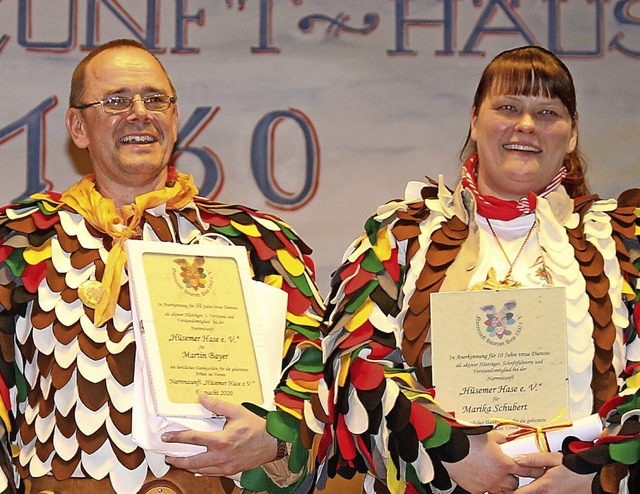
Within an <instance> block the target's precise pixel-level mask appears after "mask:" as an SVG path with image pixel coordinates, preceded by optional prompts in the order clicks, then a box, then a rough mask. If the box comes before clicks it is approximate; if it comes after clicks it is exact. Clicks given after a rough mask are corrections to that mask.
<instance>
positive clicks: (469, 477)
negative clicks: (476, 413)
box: [444, 431, 526, 494]
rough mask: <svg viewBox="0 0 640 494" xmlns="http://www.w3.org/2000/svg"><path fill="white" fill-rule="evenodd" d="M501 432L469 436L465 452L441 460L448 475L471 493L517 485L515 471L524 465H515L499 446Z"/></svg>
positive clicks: (505, 490) (504, 490) (512, 488)
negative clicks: (460, 456)
mask: <svg viewBox="0 0 640 494" xmlns="http://www.w3.org/2000/svg"><path fill="white" fill-rule="evenodd" d="M502 437H503V436H502V435H501V434H500V433H498V432H495V431H492V432H489V433H488V434H480V435H477V436H469V454H468V455H467V456H466V457H465V458H463V459H462V460H460V461H458V462H456V463H445V464H444V465H445V467H446V469H447V471H448V472H449V475H450V476H451V478H452V479H453V480H454V481H455V482H456V483H457V484H458V485H459V486H460V487H462V488H463V489H465V490H466V491H468V492H470V493H471V494H483V493H485V492H491V493H494V494H496V493H505V494H507V493H511V492H513V491H515V490H516V488H517V487H518V479H517V478H516V477H515V475H521V474H522V472H524V471H525V470H526V469H525V468H524V467H519V466H518V465H516V463H515V462H514V461H513V460H512V459H511V458H509V457H508V456H507V455H505V454H504V453H503V452H502V450H501V449H500V446H499V443H500V442H502Z"/></svg>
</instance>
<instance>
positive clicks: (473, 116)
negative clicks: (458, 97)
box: [469, 106, 478, 141]
mask: <svg viewBox="0 0 640 494" xmlns="http://www.w3.org/2000/svg"><path fill="white" fill-rule="evenodd" d="M477 119H478V111H477V109H476V107H475V106H474V107H473V108H472V109H471V118H470V119H469V120H470V121H469V137H471V140H473V141H476V140H477V139H476V120H477Z"/></svg>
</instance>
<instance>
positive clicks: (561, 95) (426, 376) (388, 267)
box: [312, 47, 640, 494]
mask: <svg viewBox="0 0 640 494" xmlns="http://www.w3.org/2000/svg"><path fill="white" fill-rule="evenodd" d="M461 157H462V158H463V160H464V164H463V166H462V174H461V175H462V178H461V180H460V183H459V184H458V186H457V187H456V189H455V190H454V191H453V192H451V191H449V190H447V189H446V188H445V187H444V185H443V184H429V185H427V184H417V183H410V184H409V185H408V187H407V189H406V196H405V199H404V200H400V201H392V202H389V203H387V204H385V205H383V206H381V207H379V208H378V210H377V212H376V214H374V215H373V216H372V217H370V218H369V220H368V221H367V223H366V225H365V229H366V233H364V234H363V235H362V236H361V237H360V238H359V239H358V240H356V242H354V244H353V245H352V246H351V247H350V248H349V249H348V251H347V252H346V254H345V256H344V263H343V264H342V266H341V267H340V268H339V269H338V270H337V271H336V273H335V274H334V277H333V280H332V289H331V293H330V296H329V298H328V305H329V307H328V311H327V314H328V316H327V323H328V325H329V328H330V334H329V336H328V337H327V338H326V339H325V341H324V351H325V358H326V360H327V364H326V367H325V372H326V377H325V380H326V387H323V386H321V390H322V391H321V393H320V394H321V395H324V396H325V397H326V399H327V402H328V404H327V405H325V407H324V410H325V411H326V413H327V416H326V417H325V421H327V422H331V423H332V427H331V429H329V428H327V430H325V435H324V438H323V443H322V445H321V448H320V458H321V459H322V458H323V457H327V458H328V459H327V462H326V469H325V470H326V472H327V474H328V475H329V476H332V475H334V474H335V472H336V471H337V472H339V473H341V474H342V475H349V474H352V473H353V472H354V471H360V472H365V471H367V472H368V473H369V475H368V477H367V479H366V480H365V487H366V489H367V490H368V491H370V492H388V491H391V492H393V493H396V492H459V489H460V488H463V489H465V490H468V491H471V492H483V491H492V492H511V491H512V490H513V489H515V488H516V485H517V479H516V478H515V477H514V476H513V475H525V476H533V477H540V478H539V479H537V480H535V481H534V482H532V483H531V484H530V485H529V486H527V487H523V488H522V492H523V494H525V492H526V491H529V492H554V493H555V492H564V490H563V488H562V486H563V485H565V484H566V485H567V486H569V485H570V486H571V487H570V488H569V487H568V488H567V491H568V492H585V493H587V492H591V486H590V485H591V483H593V484H594V486H595V487H594V488H595V489H596V490H595V492H609V491H598V489H600V488H601V483H602V484H603V485H604V488H605V489H610V487H611V485H614V484H615V485H616V486H617V483H616V482H617V481H618V480H620V479H621V478H624V477H627V476H628V473H629V468H627V466H626V465H622V464H621V463H619V462H615V461H613V460H614V459H615V458H614V457H615V456H616V455H609V457H608V459H606V460H605V461H601V463H600V464H599V465H595V463H594V462H597V461H600V460H601V457H602V455H601V456H600V457H599V458H598V459H596V460H594V459H593V458H591V457H589V456H588V454H586V455H585V454H584V453H582V456H581V457H580V458H579V457H578V456H575V455H572V454H571V453H572V452H573V453H575V452H577V451H578V449H576V448H575V447H574V448H573V450H572V452H570V451H568V450H567V457H566V458H567V461H566V462H565V463H566V464H567V465H568V466H569V467H570V468H572V470H575V471H577V472H578V473H574V472H572V471H570V470H569V469H568V468H566V467H564V466H562V465H561V461H560V459H559V458H560V457H559V456H558V455H559V454H554V453H547V454H541V455H535V456H533V457H524V458H521V457H517V458H515V461H513V460H512V459H510V458H505V457H503V456H501V455H500V453H499V452H496V444H495V441H496V440H495V438H494V437H493V436H492V435H491V434H489V435H487V434H480V433H482V432H486V431H485V430H482V429H481V428H477V427H476V428H473V427H468V426H464V425H463V424H460V423H458V422H456V420H455V419H454V418H453V417H451V416H448V415H447V414H446V413H444V412H443V411H442V410H441V409H440V408H439V407H438V406H437V405H436V404H435V403H434V402H433V401H432V400H431V397H430V393H429V392H428V391H427V390H428V389H429V388H431V387H432V382H431V367H430V365H431V355H430V339H429V338H430V336H429V331H430V327H431V320H430V316H429V314H430V303H431V302H430V295H431V294H432V293H436V292H445V291H447V292H448V291H465V290H472V289H482V288H489V289H496V288H516V289H517V288H519V287H550V286H554V287H556V286H558V287H562V286H564V287H571V289H567V290H566V294H567V333H568V335H570V338H569V355H568V367H569V381H570V383H569V386H570V394H571V397H572V398H571V400H570V411H571V417H572V418H574V419H576V418H580V417H584V416H588V415H589V414H591V413H592V412H593V411H596V410H598V409H599V408H600V407H601V405H602V404H603V403H605V402H607V400H610V399H614V398H615V397H616V396H617V393H618V390H619V386H620V385H621V384H622V381H621V380H619V379H618V378H617V376H618V375H620V374H621V372H622V371H623V370H624V368H625V365H626V360H627V359H629V360H640V357H639V356H638V354H639V352H638V349H637V347H638V345H637V344H636V341H637V340H634V339H633V337H629V335H631V334H632V333H633V334H635V330H633V328H632V326H631V323H630V319H631V318H630V317H629V314H630V311H632V310H633V309H634V294H633V293H630V290H629V288H630V287H631V284H633V286H634V287H635V286H636V285H635V283H636V282H637V277H638V272H637V271H636V269H635V268H634V267H633V265H632V264H631V263H630V262H629V257H630V254H629V250H628V249H627V247H625V245H624V241H627V242H629V241H632V240H633V241H634V242H637V239H634V235H637V232H636V231H634V229H635V228H634V221H638V220H637V218H636V214H638V210H637V209H636V210H635V212H634V207H637V206H638V204H639V203H640V200H639V196H640V194H637V193H628V194H626V195H624V201H626V204H624V205H623V204H621V203H620V204H617V203H616V202H615V201H602V200H599V199H598V198H597V197H596V196H593V195H587V192H588V191H587V185H586V182H585V177H584V173H585V169H584V165H583V161H582V159H581V155H580V152H579V150H578V116H577V110H576V97H575V89H574V86H573V81H572V77H571V74H570V73H569V71H568V69H567V68H566V67H565V65H564V64H563V63H562V62H561V61H560V60H559V59H558V58H557V57H556V56H554V55H553V54H552V53H550V52H548V51H546V50H544V49H542V48H539V47H521V48H516V49H513V50H509V51H506V52H503V53H501V54H499V55H498V56H497V57H496V58H495V59H494V60H493V61H492V62H491V63H490V64H489V66H488V67H487V68H486V69H485V71H484V73H483V75H482V78H481V80H480V83H479V86H478V89H477V92H476V96H475V99H474V103H473V108H472V112H471V123H470V129H469V134H468V138H467V143H466V145H465V147H464V149H463V152H462V155H461ZM623 206H627V207H623ZM603 232H604V233H603ZM633 255H635V256H636V257H637V255H638V251H637V250H636V251H634V254H633ZM636 288H637V287H636ZM623 292H624V294H623ZM585 313H586V317H585ZM625 332H626V333H627V334H626V335H625ZM576 338H578V339H579V340H580V345H573V344H572V343H575V341H576V340H575V339H576ZM627 340H628V341H627ZM625 342H626V343H628V346H627V347H626V348H625ZM584 344H586V346H587V349H586V350H585V349H584V348H583V346H584ZM625 353H626V357H625ZM585 355H587V358H588V359H593V364H592V365H586V366H585V365H584V361H585ZM587 364H588V362H587ZM631 388H633V386H631ZM632 392H633V389H630V390H628V391H627V393H629V394H631V395H632ZM615 399H616V400H618V399H617V398H615ZM627 399H628V400H632V399H633V397H630V398H627ZM312 404H313V403H312ZM615 404H618V402H615ZM444 405H445V406H446V403H444ZM487 418H489V417H487ZM626 420H627V423H628V424H629V426H630V425H631V424H632V423H635V424H636V425H637V424H638V422H637V418H635V417H634V416H631V417H629V418H628V419H626ZM629 426H628V427H627V429H628V431H627V433H628V436H629V437H627V438H625V440H626V441H627V444H630V443H629V441H636V442H637V443H640V438H638V434H637V432H638V431H637V428H636V429H634V428H632V427H629ZM318 430H319V428H318ZM492 434H495V433H492ZM479 443H481V444H479ZM576 445H577V443H574V446H576ZM480 447H482V448H484V450H483V452H482V453H479V450H478V448H480ZM606 447H608V446H606ZM632 447H636V448H638V446H637V445H636V446H633V444H632ZM598 448H600V450H601V449H602V445H600V446H598ZM614 448H615V447H614ZM583 449H584V448H583ZM596 449H597V448H596ZM620 456H621V455H617V457H618V458H620ZM628 457H629V455H627V458H628ZM483 462H484V463H483ZM605 463H606V464H605ZM627 463H630V461H627ZM587 465H588V466H587ZM523 467H527V468H524V469H523ZM534 467H535V468H534ZM540 467H544V468H540ZM631 472H632V475H631V478H630V481H635V482H636V484H634V485H635V486H637V482H638V480H637V478H636V479H635V480H634V478H633V467H632V468H631ZM511 474H513V475H511ZM551 478H552V479H553V484H552V485H553V488H552V489H551V490H549V489H550V487H549V479H551ZM602 480H605V481H604V482H601V481H602ZM456 484H458V487H455V485H456ZM545 488H546V489H547V490H546V491H545V490H544V489H545ZM637 488H639V489H640V487H637ZM569 489H570V490H569ZM629 491H630V492H640V490H635V491H634V490H633V489H632V488H631V486H630V487H629ZM519 492H520V491H519ZM614 492H617V490H616V491H614Z"/></svg>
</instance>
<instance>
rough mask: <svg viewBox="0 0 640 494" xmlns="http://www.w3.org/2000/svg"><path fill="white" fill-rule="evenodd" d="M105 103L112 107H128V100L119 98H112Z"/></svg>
mask: <svg viewBox="0 0 640 494" xmlns="http://www.w3.org/2000/svg"><path fill="white" fill-rule="evenodd" d="M107 102H108V103H109V105H111V106H113V107H121V106H128V105H129V98H121V97H119V96H114V97H113V98H109V99H108V100H107Z"/></svg>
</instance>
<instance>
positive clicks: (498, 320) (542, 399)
mask: <svg viewBox="0 0 640 494" xmlns="http://www.w3.org/2000/svg"><path fill="white" fill-rule="evenodd" d="M431 341H432V365H433V382H434V386H435V389H436V399H437V400H438V401H439V402H440V403H442V404H443V406H444V407H445V408H446V409H448V410H451V411H452V412H455V414H456V416H457V417H459V418H461V419H463V420H467V421H469V422H473V423H476V424H486V423H489V422H492V420H491V419H496V418H499V419H509V420H513V421H516V422H520V423H525V424H529V425H533V426H537V425H542V424H545V423H547V422H548V421H550V420H552V419H553V418H554V417H556V415H558V413H559V412H561V411H563V410H564V411H565V415H562V416H560V417H558V419H559V420H568V419H569V418H570V417H568V415H567V413H568V409H569V384H568V368H567V324H566V307H565V294H564V288H522V289H516V290H482V291H472V292H450V293H435V294H432V295H431Z"/></svg>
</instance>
